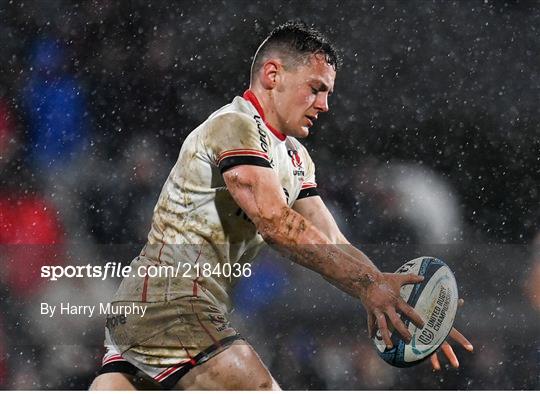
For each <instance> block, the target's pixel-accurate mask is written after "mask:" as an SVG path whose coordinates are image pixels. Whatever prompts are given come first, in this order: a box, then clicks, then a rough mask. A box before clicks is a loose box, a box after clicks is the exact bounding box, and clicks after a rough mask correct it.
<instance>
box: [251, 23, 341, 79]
mask: <svg viewBox="0 0 540 394" xmlns="http://www.w3.org/2000/svg"><path fill="white" fill-rule="evenodd" d="M271 52H277V53H279V54H280V55H282V56H285V57H289V59H288V60H292V61H293V62H295V65H296V64H298V63H299V61H303V62H305V61H306V58H307V57H308V55H312V54H322V55H324V57H325V60H326V62H327V63H328V64H329V65H331V66H332V67H334V69H335V70H336V71H337V69H338V68H339V67H340V66H341V55H340V53H339V51H338V50H337V48H336V47H335V46H334V44H332V43H331V42H330V40H329V39H328V38H326V36H324V35H323V34H322V33H321V32H320V31H319V30H317V29H315V28H314V27H310V26H308V25H306V24H305V23H303V22H300V21H289V22H286V23H284V24H282V25H279V26H277V27H276V28H275V29H274V30H272V31H271V32H270V34H269V35H268V37H266V39H265V40H264V41H263V43H262V44H261V46H260V47H259V49H257V52H256V53H255V56H254V58H253V64H252V66H251V78H252V79H253V77H254V75H255V73H256V72H257V71H259V69H260V68H261V67H262V65H263V64H264V59H265V57H266V55H268V54H269V53H271Z"/></svg>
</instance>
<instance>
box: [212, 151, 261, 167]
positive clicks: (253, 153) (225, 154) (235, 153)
mask: <svg viewBox="0 0 540 394" xmlns="http://www.w3.org/2000/svg"><path fill="white" fill-rule="evenodd" d="M231 156H258V157H262V158H263V159H266V160H269V158H268V154H267V153H264V152H261V151H258V150H255V149H233V150H228V151H225V152H222V153H221V154H220V155H219V156H218V160H217V162H218V165H219V163H220V162H221V161H222V160H223V159H225V158H227V157H231Z"/></svg>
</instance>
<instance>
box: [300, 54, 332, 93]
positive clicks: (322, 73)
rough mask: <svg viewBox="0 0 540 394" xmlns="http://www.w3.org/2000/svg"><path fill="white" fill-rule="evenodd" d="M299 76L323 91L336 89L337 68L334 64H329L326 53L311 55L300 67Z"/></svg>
mask: <svg viewBox="0 0 540 394" xmlns="http://www.w3.org/2000/svg"><path fill="white" fill-rule="evenodd" d="M298 71H299V72H298V74H299V75H298V77H299V78H302V79H303V80H304V81H305V82H307V83H310V84H315V85H317V86H316V87H317V88H318V89H319V90H321V91H329V92H330V93H332V92H333V90H334V81H335V79H336V70H335V69H334V66H332V65H330V64H328V62H327V61H326V57H325V55H324V54H315V55H310V56H309V58H308V61H307V62H306V63H305V64H304V65H302V66H301V67H299V70H298Z"/></svg>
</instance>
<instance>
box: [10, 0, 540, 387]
mask: <svg viewBox="0 0 540 394" xmlns="http://www.w3.org/2000/svg"><path fill="white" fill-rule="evenodd" d="M289 19H301V20H303V21H305V22H307V23H309V24H314V25H315V26H317V27H318V28H320V29H321V30H323V31H326V32H327V33H328V35H329V36H330V38H331V39H333V40H334V41H335V43H336V44H337V46H338V47H340V48H341V49H342V51H343V55H344V66H343V68H342V69H341V70H340V71H339V72H338V75H337V79H336V86H335V94H334V95H333V96H332V97H331V102H330V107H331V111H330V113H328V114H325V115H324V116H323V117H322V119H321V121H320V122H319V124H318V125H316V127H315V128H314V129H313V132H312V135H311V136H310V138H308V139H307V140H306V141H305V144H306V146H307V147H308V150H309V151H310V153H311V155H312V157H313V158H314V161H315V163H316V165H317V179H318V184H319V190H320V193H321V195H322V196H323V198H324V199H325V201H326V202H327V204H328V205H329V207H330V209H331V210H332V212H333V213H334V214H335V216H336V219H337V220H338V222H339V223H340V225H341V226H342V228H343V231H344V233H345V234H346V235H347V236H348V237H349V239H350V241H351V242H353V243H355V244H357V245H359V246H362V247H363V248H364V249H365V250H366V251H367V252H369V254H370V256H371V257H372V258H373V260H374V261H375V262H376V263H377V264H378V265H379V266H380V267H381V269H383V270H386V271H394V270H395V269H396V268H398V267H399V266H400V265H401V264H402V263H403V262H405V261H406V260H408V259H411V258H414V257H416V256H419V255H426V254H429V252H431V254H437V255H438V256H441V257H444V258H446V259H447V261H448V263H449V264H450V265H451V266H452V268H453V269H454V270H455V272H456V277H457V279H458V284H459V285H460V292H461V294H462V295H464V296H465V298H466V304H465V306H464V307H463V311H460V314H461V316H460V317H459V318H458V320H459V322H460V324H461V328H462V331H464V332H465V333H466V334H467V335H468V336H470V337H471V340H474V341H476V342H475V345H476V351H475V354H474V355H468V354H463V352H461V353H460V354H459V355H460V358H461V360H462V368H461V369H460V370H459V371H450V370H446V371H443V372H442V373H439V374H432V373H431V371H430V369H429V367H428V366H427V364H426V365H422V366H419V367H416V368H415V369H413V370H407V371H397V370H395V369H392V368H391V367H388V366H385V365H384V364H383V363H382V362H381V361H380V360H379V359H378V358H377V356H376V354H375V351H374V349H373V348H372V346H371V344H369V342H368V341H367V340H366V334H365V323H364V313H363V311H362V310H361V308H360V307H359V306H358V307H357V306H356V304H355V302H354V301H353V300H351V299H348V298H347V297H345V296H342V295H340V294H339V293H338V292H336V291H335V290H334V289H333V288H331V287H330V286H329V285H328V284H326V283H323V282H322V281H321V280H319V278H317V277H316V276H315V275H312V274H311V273H308V272H306V271H304V270H301V269H298V268H295V267H292V266H291V265H290V264H289V263H287V262H277V261H278V260H279V258H277V257H276V256H275V255H272V254H268V255H265V256H263V257H262V258H261V259H260V260H261V263H260V264H259V265H258V268H257V269H256V270H255V274H256V275H255V276H254V277H253V278H251V279H249V280H245V281H243V282H241V283H240V285H239V286H238V289H237V293H236V296H237V299H238V309H237V312H236V315H235V318H236V319H237V320H238V322H237V324H238V325H239V326H245V329H244V331H245V332H244V335H246V337H248V339H250V340H251V341H252V343H254V345H255V347H256V349H257V350H258V351H259V352H260V353H261V355H262V357H263V359H264V360H265V361H266V362H267V363H268V365H269V366H270V368H271V371H272V372H273V373H274V375H275V376H276V377H277V378H278V381H279V382H280V384H282V386H283V387H284V388H298V389H301V388H311V389H324V388H334V389H353V388H354V389H363V388H364V389H367V388H387V389H392V388H402V389H415V388H433V389H439V388H443V389H456V388H459V389H461V388H475V389H488V388H490V389H492V388H499V389H533V388H536V389H539V388H540V351H539V348H538V346H539V344H538V343H539V342H538V341H539V335H538V333H539V332H540V325H539V320H540V319H539V315H538V309H540V300H539V293H540V268H538V267H539V266H540V258H538V256H537V255H535V254H534V253H535V248H534V246H533V245H534V239H535V237H536V239H537V241H536V242H537V243H538V242H539V241H538V235H537V234H538V230H539V228H538V220H539V218H540V207H539V205H538V199H539V185H540V128H539V126H538V123H539V121H540V106H539V105H538V99H539V98H540V89H539V88H540V75H539V71H538V70H539V69H538V65H539V64H540V46H539V44H538V43H539V42H540V41H539V40H540V27H539V26H540V23H539V22H540V6H539V4H538V3H537V2H533V1H489V0H486V1H483V2H481V1H470V2H469V1H456V2H451V1H409V2H402V1H351V2H340V3H339V4H335V3H333V2H327V1H316V2H311V1H310V2H302V3H299V2H286V3H283V2H253V1H250V2H247V1H246V2H241V1H235V2H204V3H199V2H195V1H182V2H177V3H175V4H157V3H156V2H143V1H88V2H71V1H64V0H54V1H48V2H41V1H36V0H33V1H25V2H18V1H7V0H3V1H0V37H1V38H0V59H2V61H1V62H0V174H1V178H0V182H1V183H0V244H1V245H0V246H3V248H2V250H3V253H2V254H0V260H1V261H0V263H1V264H2V270H3V271H2V272H3V275H2V279H1V281H0V283H1V292H0V298H1V299H2V312H0V332H1V333H4V334H5V335H0V338H2V339H0V350H2V349H3V350H4V351H2V352H0V387H1V388H11V389H19V388H21V389H22V388H30V389H32V388H34V389H35V388H45V389H46V388H58V389H62V388H75V389H83V388H86V387H87V385H88V384H89V382H90V381H91V379H92V377H93V376H94V373H95V371H96V369H97V365H98V364H99V361H100V360H99V359H100V356H101V355H102V354H101V352H102V349H101V348H100V345H101V341H102V339H103V338H102V337H101V335H102V326H103V322H102V321H101V320H99V319H98V320H95V321H92V322H91V323H89V322H88V321H86V320H80V321H69V322H63V323H62V324H61V325H60V326H59V327H56V328H55V327H51V326H50V323H44V321H43V320H42V319H40V318H38V317H37V316H36V313H37V312H36V311H35V310H33V309H32V308H33V306H34V305H35V304H39V300H41V299H43V298H44V297H52V298H54V297H57V298H58V299H60V298H61V297H63V296H69V297H77V296H78V297H82V299H89V298H90V299H92V297H94V296H95V297H98V298H99V297H100V296H103V295H107V294H110V293H111V292H113V291H114V290H115V287H116V284H115V283H112V282H106V283H99V284H98V283H96V281H87V282H85V283H79V282H77V283H75V281H71V282H66V283H65V285H64V286H57V285H56V284H55V286H50V284H47V283H43V282H42V281H41V280H40V279H39V278H37V277H36V276H35V275H34V276H32V275H31V274H30V273H35V272H36V271H37V270H39V266H40V265H41V264H44V261H46V262H47V263H48V264H51V261H58V262H59V263H66V262H70V261H71V260H70V259H73V258H74V256H76V258H77V259H80V260H82V261H91V262H93V263H95V264H99V263H104V262H105V261H107V260H110V259H111V256H110V255H107V254H108V253H111V250H110V248H107V247H103V245H120V244H121V245H124V246H125V245H135V247H134V249H133V250H134V251H135V252H134V253H137V252H138V250H137V247H136V246H140V245H141V244H142V243H144V242H145V239H146V234H147V232H148V229H149V225H150V219H151V214H152V208H153V205H154V204H155V202H156V201H157V196H158V194H159V192H160V190H161V186H162V184H163V182H164V181H165V179H166V177H167V175H168V172H169V171H170V168H171V167H172V166H173V164H174V162H175V160H176V157H177V155H178V152H179V150H180V146H181V144H182V142H183V140H184V138H185V137H186V136H187V134H188V133H189V132H190V131H191V130H193V129H194V128H195V127H196V126H197V125H198V124H199V123H200V122H202V121H203V120H205V119H206V117H207V116H208V115H209V114H210V113H211V112H213V111H214V110H216V109H217V108H219V107H221V106H222V105H225V104H226V103H228V102H229V101H231V100H232V98H233V97H234V96H236V95H240V94H241V93H242V92H243V91H244V90H245V89H246V88H247V87H248V84H249V68H250V64H251V56H252V55H253V54H254V52H255V50H256V48H257V46H258V45H259V44H260V42H261V40H262V39H263V38H264V37H265V36H266V34H267V33H268V32H269V31H270V30H271V29H272V28H273V27H274V26H276V25H277V24H280V23H282V22H284V21H286V20H289ZM17 245H19V246H17ZM24 245H48V246H46V247H44V248H37V249H36V248H35V247H27V246H24ZM38 249H39V250H38ZM128 255H129V253H128ZM133 256H134V254H133V255H132V256H131V257H133ZM127 263H129V260H128V261H127ZM70 264H71V262H70ZM32 278H34V279H32ZM254 294H255V295H257V297H253V295H254ZM283 297H289V298H290V297H293V299H294V300H295V301H294V302H292V303H291V305H289V304H285V305H286V306H285V307H283V305H284V304H283ZM96 299H97V298H96ZM246 300H249V301H246ZM254 300H258V301H254ZM19 302H22V304H21V305H19V304H18V303H19ZM336 305H341V307H336ZM353 313H356V315H355V317H354V319H351V316H353V315H352V314H353ZM269 316H271V319H268V317H269ZM325 319H326V320H327V321H329V322H332V324H330V323H329V324H328V325H326V324H321V322H324V321H325ZM269 321H272V322H273V323H269ZM48 324H49V325H48ZM50 330H53V332H55V333H56V335H52V336H51V335H50ZM67 331H69V333H70V335H72V336H73V339H72V340H71V341H70V340H65V341H64V342H63V344H62V345H61V346H60V341H59V340H58V337H60V336H62V337H63V336H65V335H66V334H65V333H66V332H67ZM276 332H280V333H282V334H278V335H276V334H275V333H276ZM47 333H49V334H48V335H47ZM76 343H77V344H78V345H75V344H76Z"/></svg>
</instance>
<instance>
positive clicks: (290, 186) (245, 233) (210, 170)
mask: <svg viewBox="0 0 540 394" xmlns="http://www.w3.org/2000/svg"><path fill="white" fill-rule="evenodd" d="M241 164H249V165H255V166H262V167H269V168H272V169H273V170H274V171H275V172H276V175H277V176H278V178H279V181H280V183H281V186H282V188H283V192H284V194H285V197H286V200H287V203H288V205H289V206H291V207H292V205H293V204H294V202H295V201H296V200H297V199H300V198H304V197H307V196H310V195H315V194H317V190H316V186H317V185H316V182H315V166H314V164H313V162H312V160H311V158H310V156H309V154H308V153H307V151H306V149H305V148H304V147H303V146H302V145H301V144H300V143H299V142H298V140H296V139H295V138H293V137H288V136H285V135H284V134H282V133H280V132H279V131H278V130H276V129H274V128H272V127H271V126H270V125H269V124H267V123H266V121H265V116H264V113H263V110H262V107H261V106H260V104H259V102H258V100H257V98H256V97H255V95H254V94H253V92H251V91H249V90H248V91H246V92H245V93H244V95H243V97H235V98H234V100H233V101H232V102H231V103H230V104H228V105H226V106H224V107H222V108H221V109H219V110H218V111H216V112H214V113H213V114H212V115H210V117H209V118H208V119H207V120H206V121H205V122H203V123H202V124H201V125H200V126H199V127H197V128H196V129H195V130H194V131H193V132H191V133H190V134H189V136H188V137H187V138H186V140H185V141H184V143H183V145H182V148H181V150H180V155H179V157H178V160H177V162H176V164H175V166H174V167H173V169H172V170H171V172H170V174H169V177H168V178H167V181H166V182H165V185H164V186H163V189H162V191H161V195H160V197H159V200H158V202H157V204H156V206H155V208H154V215H153V219H152V227H151V230H150V233H149V234H148V242H147V244H146V246H145V247H144V249H143V250H142V252H141V255H140V256H139V257H138V258H136V259H135V260H134V261H133V262H132V267H134V268H136V267H137V266H139V265H149V264H150V265H174V266H178V264H179V263H180V264H185V263H189V264H192V265H193V264H197V263H198V264H199V266H201V265H202V264H204V263H210V264H211V265H212V267H214V266H216V265H218V264H222V265H223V264H226V263H229V264H231V265H232V264H234V263H241V264H244V263H246V262H250V261H251V260H252V259H253V258H254V257H255V256H256V254H257V252H258V251H259V249H260V247H261V246H262V244H263V243H264V241H263V239H262V237H261V235H260V234H259V233H258V232H257V229H256V228H255V225H254V224H253V223H252V222H251V221H250V220H249V218H248V217H247V215H245V214H244V212H242V210H241V209H240V208H239V207H238V205H237V204H236V202H235V201H234V200H233V198H232V196H231V194H230V193H229V192H228V191H227V188H226V185H225V182H224V180H223V176H222V173H223V172H224V171H226V170H228V169H230V168H232V167H234V166H237V165H241ZM185 271H186V269H185V265H184V266H181V268H180V276H177V277H170V278H149V277H144V278H140V277H135V278H125V279H124V280H123V282H122V284H121V286H120V288H119V290H118V292H117V295H116V300H118V301H143V302H151V301H166V300H171V299H174V298H178V297H183V296H190V295H193V294H192V293H194V292H196V291H197V289H196V287H197V286H201V288H202V289H203V290H204V291H207V292H210V293H211V295H212V296H213V297H215V301H216V303H217V304H218V305H220V306H223V307H226V309H229V307H230V300H229V295H228V293H229V289H230V286H231V283H232V282H234V278H231V277H224V276H212V277H210V278H206V277H200V278H197V277H195V276H194V271H191V276H190V277H187V278H186V277H183V276H184V275H183V274H184V273H185Z"/></svg>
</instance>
